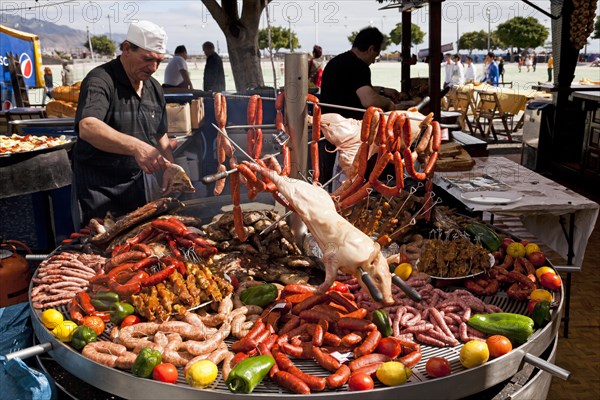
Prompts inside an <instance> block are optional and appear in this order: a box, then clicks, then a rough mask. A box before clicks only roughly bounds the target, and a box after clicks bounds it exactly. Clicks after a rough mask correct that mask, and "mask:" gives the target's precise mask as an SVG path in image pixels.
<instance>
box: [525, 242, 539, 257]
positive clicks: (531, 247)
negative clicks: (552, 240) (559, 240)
mask: <svg viewBox="0 0 600 400" xmlns="http://www.w3.org/2000/svg"><path fill="white" fill-rule="evenodd" d="M536 251H542V250H541V249H540V246H538V245H537V244H535V243H527V246H525V254H526V255H530V254H531V253H535V252H536Z"/></svg>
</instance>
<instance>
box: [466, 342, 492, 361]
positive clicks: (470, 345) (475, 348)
mask: <svg viewBox="0 0 600 400" xmlns="http://www.w3.org/2000/svg"><path fill="white" fill-rule="evenodd" d="M489 358H490V350H489V349H488V346H487V344H486V343H485V342H482V341H480V340H471V341H469V342H467V343H465V345H464V346H463V348H462V349H460V363H461V364H462V365H463V367H465V368H473V367H477V366H479V365H481V364H484V363H485V362H487V360H488V359H489Z"/></svg>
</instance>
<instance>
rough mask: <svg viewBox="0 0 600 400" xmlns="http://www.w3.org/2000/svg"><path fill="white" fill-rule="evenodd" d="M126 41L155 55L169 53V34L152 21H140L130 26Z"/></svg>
mask: <svg viewBox="0 0 600 400" xmlns="http://www.w3.org/2000/svg"><path fill="white" fill-rule="evenodd" d="M126 40H127V41H128V42H130V43H133V44H135V45H136V46H138V47H141V48H142V49H144V50H148V51H152V52H154V53H160V54H164V53H166V51H167V33H166V32H165V30H164V29H163V28H161V27H160V26H158V25H156V24H155V23H153V22H150V21H138V22H133V23H132V24H131V25H129V30H128V31H127V39H126Z"/></svg>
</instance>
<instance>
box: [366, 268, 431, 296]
mask: <svg viewBox="0 0 600 400" xmlns="http://www.w3.org/2000/svg"><path fill="white" fill-rule="evenodd" d="M358 272H360V277H361V279H362V281H363V283H364V284H365V286H366V287H367V289H369V293H370V294H371V297H372V298H373V300H375V301H378V302H381V301H383V294H381V290H379V289H378V288H377V286H375V282H373V278H371V275H369V274H368V273H367V272H366V271H365V270H364V269H362V267H358ZM392 283H393V284H394V285H396V286H398V287H399V288H400V289H402V291H403V292H404V293H406V295H407V296H408V297H410V298H411V299H412V300H413V301H416V302H420V301H422V300H423V297H421V295H420V294H419V292H417V291H416V290H415V289H414V288H412V287H411V286H409V285H408V284H407V283H406V282H404V281H403V280H402V278H400V277H399V276H398V275H396V274H394V273H393V272H392Z"/></svg>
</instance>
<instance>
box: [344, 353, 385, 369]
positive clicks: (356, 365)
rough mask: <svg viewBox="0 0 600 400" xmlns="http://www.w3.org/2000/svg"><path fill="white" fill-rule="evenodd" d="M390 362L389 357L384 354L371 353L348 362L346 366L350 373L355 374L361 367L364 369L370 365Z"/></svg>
mask: <svg viewBox="0 0 600 400" xmlns="http://www.w3.org/2000/svg"><path fill="white" fill-rule="evenodd" d="M391 360H392V359H391V358H390V357H388V356H386V355H385V354H380V353H371V354H367V355H364V356H362V357H358V358H355V359H354V360H352V361H350V363H349V364H348V366H349V367H350V369H351V370H352V372H355V371H357V370H359V369H361V368H363V367H366V366H367V365H371V364H375V363H384V362H388V361H391Z"/></svg>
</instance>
